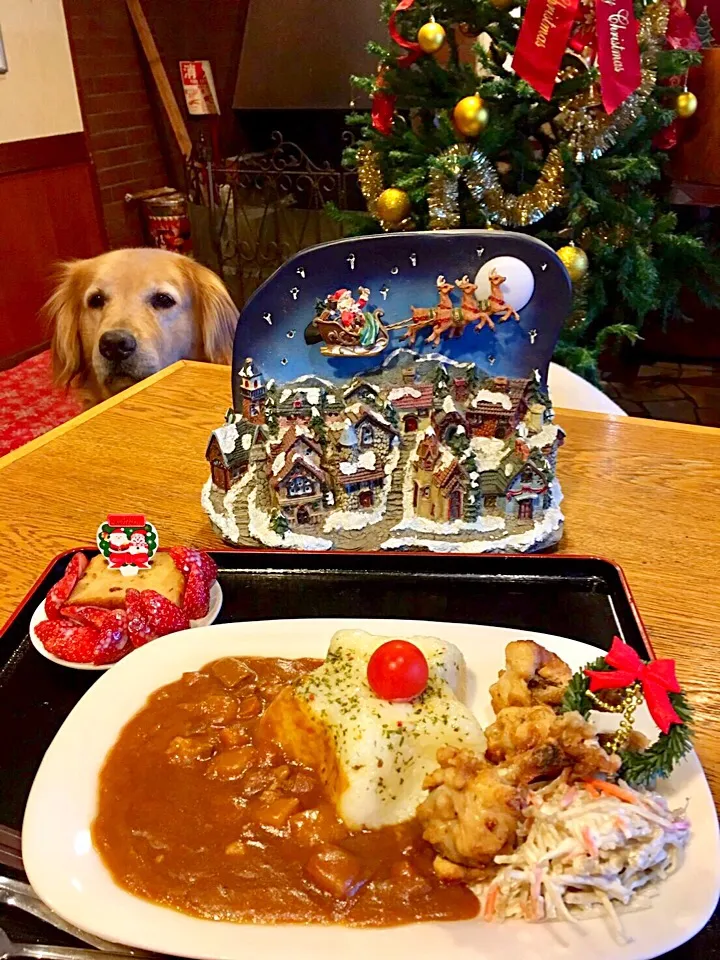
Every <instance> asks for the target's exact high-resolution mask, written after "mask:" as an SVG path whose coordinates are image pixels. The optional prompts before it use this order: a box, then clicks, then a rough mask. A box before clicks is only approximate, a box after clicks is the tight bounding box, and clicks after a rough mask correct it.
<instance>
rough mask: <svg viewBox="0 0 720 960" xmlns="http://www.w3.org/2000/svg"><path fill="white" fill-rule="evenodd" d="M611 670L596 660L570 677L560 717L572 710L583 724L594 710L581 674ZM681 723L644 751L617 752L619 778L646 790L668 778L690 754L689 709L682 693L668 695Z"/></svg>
mask: <svg viewBox="0 0 720 960" xmlns="http://www.w3.org/2000/svg"><path fill="white" fill-rule="evenodd" d="M586 669H587V670H600V671H604V670H611V669H612V667H611V666H610V665H609V664H607V663H606V662H605V659H604V657H599V658H598V659H597V660H594V661H593V662H592V663H588V664H587V666H586V667H585V668H583V670H579V671H578V672H577V673H575V674H573V676H572V678H571V679H570V682H569V683H568V685H567V689H566V690H565V695H564V696H563V700H562V704H561V705H560V712H561V713H569V712H570V711H571V710H576V711H577V712H578V713H580V714H581V715H582V716H583V717H584V718H585V719H586V720H587V719H588V717H589V716H590V712H591V710H594V709H597V708H596V707H595V705H594V704H593V703H592V701H591V700H590V697H589V696H588V689H589V688H590V677H588V676H587V675H586V674H585V670H586ZM669 697H670V702H671V703H672V705H673V707H674V708H675V711H676V712H677V715H678V716H679V717H680V719H681V720H682V723H674V724H673V725H672V726H671V727H670V729H669V731H668V732H667V733H660V734H659V736H658V738H657V740H656V741H655V743H653V744H651V745H650V746H649V747H648V748H647V749H646V750H620V751H619V755H620V758H621V760H622V766H621V767H620V771H619V774H618V775H619V776H620V777H622V779H623V780H625V781H627V783H629V784H630V785H631V786H634V787H650V786H652V785H653V783H654V782H655V780H657V779H658V778H659V777H667V776H669V775H670V772H671V771H672V769H673V767H674V766H675V765H676V764H677V763H679V762H680V760H682V758H683V757H684V756H685V754H687V753H689V752H690V750H692V708H691V706H690V704H689V703H688V701H687V699H686V697H685V694H684V693H671V694H669Z"/></svg>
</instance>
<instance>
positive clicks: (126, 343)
mask: <svg viewBox="0 0 720 960" xmlns="http://www.w3.org/2000/svg"><path fill="white" fill-rule="evenodd" d="M98 346H99V348H100V353H101V354H102V355H103V356H104V357H105V359H106V360H125V359H127V357H129V356H130V354H131V353H135V350H136V349H137V340H136V339H135V337H134V336H133V335H132V334H131V333H130V331H129V330H108V332H107V333H104V334H103V335H102V336H101V337H100V343H99V344H98Z"/></svg>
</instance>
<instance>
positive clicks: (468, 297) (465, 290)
mask: <svg viewBox="0 0 720 960" xmlns="http://www.w3.org/2000/svg"><path fill="white" fill-rule="evenodd" d="M455 286H456V287H457V288H458V289H459V290H462V294H463V296H462V301H461V303H460V311H461V313H462V318H463V326H467V324H468V323H473V322H474V321H475V320H479V321H480V322H479V323H478V325H477V326H476V327H475V329H476V330H482V328H483V327H484V326H489V327H490V329H491V330H494V329H495V324H494V323H493V322H492V320H491V319H490V316H489V315H488V314H487V313H484V312H483V311H482V310H481V309H480V304H479V303H478V302H477V298H476V297H475V291H476V290H477V284H476V283H473V282H472V281H471V280H470V279H469V277H468V275H467V274H465V275H464V276H463V277H462V278H461V279H460V280H456V281H455Z"/></svg>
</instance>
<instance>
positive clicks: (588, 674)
mask: <svg viewBox="0 0 720 960" xmlns="http://www.w3.org/2000/svg"><path fill="white" fill-rule="evenodd" d="M643 702H644V703H645V704H646V705H647V708H648V712H649V713H650V716H651V718H652V720H653V721H654V723H655V724H656V726H657V727H658V730H659V734H658V737H657V739H656V741H655V742H654V743H650V742H649V741H648V740H647V738H645V737H644V736H643V735H642V734H636V733H635V732H634V731H633V718H634V716H635V712H636V710H637V709H638V707H639V706H640V705H641V704H642V703H643ZM561 709H562V711H563V712H567V711H571V710H576V711H577V712H578V713H580V714H582V716H583V717H585V719H587V717H588V716H589V714H590V712H591V711H592V710H598V711H600V712H603V713H614V714H618V715H619V716H620V717H621V719H620V723H619V726H618V729H617V731H616V732H615V734H614V735H612V736H607V735H606V736H605V737H604V739H605V741H606V746H607V749H608V751H609V752H610V753H617V754H619V755H620V758H621V760H622V766H621V768H620V771H619V775H620V776H621V777H622V779H623V780H625V781H627V782H628V783H630V784H632V785H633V786H637V787H652V786H653V784H654V782H655V780H656V779H657V778H659V777H667V776H668V775H669V774H670V772H671V771H672V769H673V767H674V766H675V765H676V764H677V763H678V762H679V761H680V760H681V759H682V758H683V757H684V756H685V754H687V753H688V752H689V751H690V750H691V749H692V732H691V723H692V713H691V710H690V706H689V704H688V702H687V700H686V698H685V695H684V694H683V692H682V689H681V687H680V684H679V683H678V680H677V677H676V676H675V661H674V660H650V661H649V662H646V661H644V660H642V659H641V658H640V656H639V655H638V654H637V652H636V651H635V650H633V648H632V647H630V646H629V645H628V644H626V643H624V642H623V641H622V640H621V639H620V638H619V637H613V642H612V646H611V648H610V651H609V652H608V653H607V654H606V655H605V656H604V657H600V658H599V659H598V660H595V661H594V662H593V663H590V664H588V665H587V667H585V668H584V669H583V670H581V671H579V672H578V673H576V674H575V675H574V676H573V677H572V679H571V681H570V683H569V684H568V688H567V690H566V692H565V696H564V698H563V703H562V707H561Z"/></svg>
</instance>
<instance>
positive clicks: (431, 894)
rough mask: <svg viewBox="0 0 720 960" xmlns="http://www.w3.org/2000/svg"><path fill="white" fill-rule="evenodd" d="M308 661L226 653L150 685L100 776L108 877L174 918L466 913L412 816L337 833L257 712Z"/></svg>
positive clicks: (468, 904)
mask: <svg viewBox="0 0 720 960" xmlns="http://www.w3.org/2000/svg"><path fill="white" fill-rule="evenodd" d="M320 663H321V661H319V660H310V659H302V660H283V659H277V658H263V657H247V658H244V659H242V660H241V659H239V658H236V657H229V658H224V659H222V660H217V661H215V662H214V663H210V664H208V665H207V666H205V667H204V668H203V669H202V670H199V671H197V672H196V673H188V674H185V675H184V676H183V677H182V678H181V679H180V680H178V681H176V682H175V683H172V684H169V685H168V686H166V687H163V688H161V689H160V690H157V691H156V692H155V693H154V694H152V695H151V697H150V698H149V699H148V702H147V704H146V706H145V707H144V708H143V709H142V710H141V711H140V712H139V713H138V714H137V715H136V716H135V717H134V718H133V719H132V720H131V721H130V722H129V723H128V724H127V726H126V727H125V728H124V729H123V731H122V733H121V734H120V737H119V739H118V741H117V743H116V744H115V746H114V747H113V748H112V750H111V751H110V753H109V754H108V756H107V759H106V761H105V765H104V768H103V770H102V773H101V776H100V788H99V799H98V813H97V817H96V819H95V822H94V824H93V840H94V843H95V846H96V848H97V849H98V851H99V852H100V854H101V856H102V858H103V860H104V862H105V864H106V866H107V868H108V869H109V870H110V872H111V874H112V876H113V877H114V879H115V881H116V882H117V883H118V884H119V885H120V886H122V887H124V888H125V889H127V890H129V891H130V892H131V893H133V894H136V895H138V896H141V897H144V898H146V899H148V900H151V901H153V902H155V903H158V904H162V905H165V906H168V907H173V908H175V909H177V910H180V911H182V912H184V913H189V914H193V915H195V916H198V917H203V918H206V919H213V920H232V921H237V922H244V923H281V922H295V923H347V924H353V925H360V926H390V925H394V924H401V923H409V922H414V921H425V920H462V919H469V918H471V917H474V916H475V915H476V914H477V912H478V901H477V898H476V897H475V895H474V894H473V893H472V892H471V891H470V890H469V889H468V888H467V887H466V886H464V885H462V884H447V883H444V882H443V881H441V880H439V879H438V878H437V877H436V876H435V874H434V872H433V869H432V861H433V856H434V852H433V850H432V848H431V847H430V845H429V844H427V843H426V842H425V841H424V840H423V839H422V836H421V828H420V826H419V824H418V823H417V821H416V820H411V821H408V822H407V823H403V824H400V825H398V826H392V827H383V828H382V829H380V830H374V831H370V830H360V831H354V832H353V831H349V830H348V829H347V828H346V827H345V825H344V824H343V823H342V821H341V820H340V819H339V818H338V816H337V814H336V812H335V808H334V806H333V805H332V803H331V802H330V800H329V798H328V795H327V793H326V791H325V789H324V786H323V784H322V783H321V782H320V780H319V778H318V777H317V775H316V774H315V773H314V772H313V771H312V770H310V769H308V768H307V767H304V766H301V765H300V764H298V763H294V762H291V761H289V760H288V758H287V757H285V756H284V754H283V753H282V751H281V750H280V748H279V747H278V746H277V745H276V744H274V743H273V742H271V741H270V740H268V739H267V738H266V737H265V736H264V735H263V729H262V723H261V722H260V721H261V719H262V714H263V712H264V710H265V708H266V706H267V705H268V704H269V703H270V702H271V700H272V699H273V698H274V697H275V696H276V695H277V694H278V693H279V692H280V690H281V689H282V688H283V687H285V686H287V685H288V684H290V683H292V682H293V681H295V680H297V679H298V678H299V677H301V676H302V675H303V674H304V673H307V672H308V671H310V670H313V669H315V668H316V667H317V666H319V664H320Z"/></svg>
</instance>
